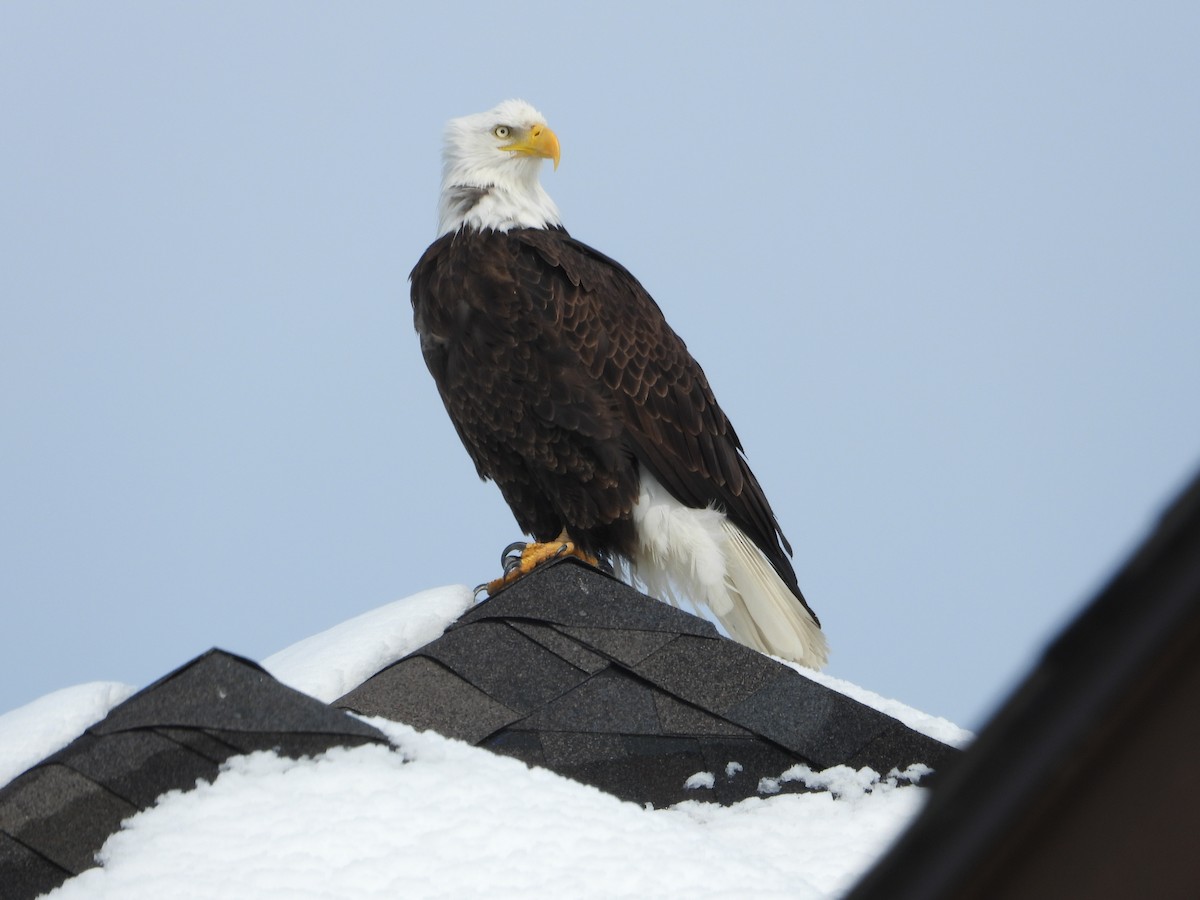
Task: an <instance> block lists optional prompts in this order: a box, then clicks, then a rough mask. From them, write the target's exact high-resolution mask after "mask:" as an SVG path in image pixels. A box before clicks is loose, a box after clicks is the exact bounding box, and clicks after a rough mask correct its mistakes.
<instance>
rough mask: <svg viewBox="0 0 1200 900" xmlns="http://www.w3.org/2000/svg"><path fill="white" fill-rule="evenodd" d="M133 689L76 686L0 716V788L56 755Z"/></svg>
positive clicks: (112, 685) (106, 685)
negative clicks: (31, 767) (50, 756)
mask: <svg viewBox="0 0 1200 900" xmlns="http://www.w3.org/2000/svg"><path fill="white" fill-rule="evenodd" d="M135 693H137V688H135V687H131V686H130V685H128V684H121V683H119V682H116V681H92V682H89V683H88V684H77V685H75V686H74V687H69V688H63V689H62V690H61V691H54V692H53V693H51V694H46V695H45V696H44V697H39V698H38V699H37V700H34V701H33V702H32V703H27V704H26V705H25V706H18V707H17V708H16V709H14V710H12V711H11V712H7V713H5V714H4V715H2V716H0V787H3V786H4V785H6V784H8V783H9V782H10V781H12V780H13V779H14V778H16V777H17V776H18V775H20V774H21V773H22V772H24V771H25V770H26V769H28V768H29V767H30V766H32V765H35V764H37V763H39V762H41V761H42V760H43V759H45V758H46V757H47V756H49V755H50V754H52V753H57V752H58V751H59V750H61V749H62V748H63V747H65V746H67V744H69V743H71V741H73V740H75V738H77V737H79V735H81V734H83V732H84V731H86V730H87V729H88V728H89V727H91V726H92V725H95V724H96V723H97V722H99V721H100V720H101V719H103V718H104V717H105V716H107V715H108V711H109V710H110V709H112V708H113V707H114V706H116V705H117V704H118V703H122V702H124V701H125V700H127V699H129V698H130V697H132V696H133V695H134V694H135Z"/></svg>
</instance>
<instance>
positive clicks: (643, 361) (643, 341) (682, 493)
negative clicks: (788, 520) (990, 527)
mask: <svg viewBox="0 0 1200 900" xmlns="http://www.w3.org/2000/svg"><path fill="white" fill-rule="evenodd" d="M510 234H511V235H512V236H513V237H514V238H515V239H516V240H519V241H520V242H522V243H524V244H526V245H528V246H529V247H531V248H533V249H535V250H536V251H537V257H538V258H539V259H538V260H537V261H534V262H533V263H531V264H529V265H528V268H527V269H526V272H525V277H526V278H529V279H536V280H537V281H538V283H539V284H541V285H545V286H547V287H548V289H549V290H550V291H551V293H552V294H553V296H554V298H555V303H554V305H555V307H556V309H558V310H560V311H561V313H560V314H561V315H562V326H561V327H562V330H563V331H564V333H565V334H567V335H568V336H569V339H570V341H571V343H572V346H573V347H574V348H575V350H576V352H577V353H578V354H579V358H580V360H581V361H582V362H583V364H584V366H585V367H586V368H587V370H588V373H589V374H590V375H591V376H592V377H593V378H597V379H599V380H600V381H601V382H602V384H603V385H604V386H605V387H606V388H607V389H608V390H609V391H612V392H613V394H614V395H615V396H616V397H617V399H618V402H619V403H620V407H621V414H622V418H623V421H624V426H625V429H626V431H625V436H626V440H627V441H628V442H629V444H630V446H631V447H632V449H633V452H634V453H635V454H636V456H637V458H638V460H639V461H640V462H641V464H642V465H644V466H645V467H646V468H647V469H649V471H650V472H652V473H653V474H654V476H655V477H656V478H657V479H658V480H659V482H660V483H661V484H662V485H663V486H664V487H666V488H667V490H669V491H670V492H671V493H672V494H673V495H674V496H675V497H676V498H677V499H678V500H680V501H681V502H683V503H685V504H687V505H688V506H692V507H697V508H700V507H705V506H708V505H710V504H713V505H715V506H716V507H718V508H719V509H721V510H722V511H724V512H725V514H726V515H728V516H729V518H730V519H731V520H732V521H733V522H734V524H736V525H737V526H738V527H739V528H741V529H742V531H744V532H745V533H746V534H747V536H749V537H750V539H751V540H753V541H754V543H755V544H756V545H757V546H758V547H759V549H760V550H762V551H763V553H764V554H765V555H766V556H767V558H768V559H769V560H770V561H771V562H772V564H773V565H774V567H775V569H776V570H777V571H778V572H779V575H780V577H781V578H782V579H783V581H784V583H785V584H787V585H788V587H789V588H790V589H791V590H792V591H793V592H795V593H796V595H797V597H800V596H801V594H800V590H799V587H798V585H797V582H796V575H795V571H794V570H793V568H792V565H791V562H790V560H789V559H788V555H790V553H791V547H790V546H789V545H788V543H787V539H786V538H785V537H784V536H783V534H782V532H781V531H780V529H779V525H778V523H777V521H776V518H775V514H774V512H772V510H771V506H770V504H769V503H768V502H767V498H766V495H765V494H764V493H763V490H762V487H761V486H760V485H759V483H758V479H757V478H755V477H754V473H753V472H752V471H751V470H750V467H749V465H748V464H747V463H746V459H745V457H744V456H743V454H742V445H741V442H740V441H739V439H738V436H737V433H736V432H735V431H734V429H733V425H732V424H731V423H730V421H729V419H728V417H727V416H726V415H725V413H724V412H723V411H722V409H721V407H720V406H719V405H718V404H717V401H716V398H715V397H714V396H713V392H712V389H711V388H710V387H709V384H708V379H707V378H706V377H705V375H704V371H703V370H702V369H701V368H700V365H699V363H697V362H696V361H695V359H693V358H692V355H691V354H690V353H689V352H688V349H687V346H686V345H685V344H684V342H683V340H682V339H681V338H680V337H679V336H678V335H677V334H676V333H675V332H674V331H673V330H672V329H671V327H670V326H669V325H668V324H667V322H666V319H665V318H664V317H663V315H662V312H661V310H659V308H658V305H657V304H656V303H655V302H654V299H653V298H652V297H651V296H650V295H649V293H647V291H646V289H645V288H643V287H642V285H641V284H640V283H639V282H638V280H637V279H636V278H634V277H633V275H631V274H630V273H629V272H628V271H627V270H626V269H625V268H624V267H623V266H621V265H620V264H619V263H617V262H616V261H614V260H612V259H610V258H609V257H607V256H605V255H604V254H602V253H600V252H599V251H597V250H595V249H593V248H591V247H589V246H587V245H586V244H583V243H581V242H579V241H576V240H574V239H573V238H570V237H568V236H567V235H566V233H565V232H561V231H542V230H533V229H530V230H520V231H515V232H510ZM785 551H786V552H785Z"/></svg>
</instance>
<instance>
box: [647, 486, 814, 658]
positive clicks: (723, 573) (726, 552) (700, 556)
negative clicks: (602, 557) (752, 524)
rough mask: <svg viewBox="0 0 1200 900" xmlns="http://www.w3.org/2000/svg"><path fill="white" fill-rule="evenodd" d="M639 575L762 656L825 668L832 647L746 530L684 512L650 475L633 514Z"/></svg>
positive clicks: (712, 514)
mask: <svg viewBox="0 0 1200 900" xmlns="http://www.w3.org/2000/svg"><path fill="white" fill-rule="evenodd" d="M633 520H634V528H635V530H636V532H637V540H638V548H637V559H636V560H634V561H633V565H632V570H633V575H634V576H635V577H636V578H637V579H638V580H639V581H641V582H642V583H643V584H644V585H645V587H646V590H647V592H648V593H650V594H652V595H653V596H655V597H657V598H658V599H660V600H665V601H666V602H668V603H671V604H673V605H675V606H679V605H680V596H681V595H682V596H683V597H686V598H687V599H689V600H691V601H693V602H694V603H697V604H703V605H705V606H707V607H708V608H709V609H710V610H712V612H713V614H714V615H715V616H716V617H717V619H719V620H720V622H721V624H722V625H723V626H724V627H725V630H726V631H728V632H729V636H730V637H732V638H733V639H734V640H736V641H739V642H740V643H743V644H745V645H746V646H747V647H752V648H754V649H755V650H758V651H759V652H761V653H767V654H771V655H772V656H780V657H783V658H784V659H789V660H792V661H793V662H797V663H800V664H801V665H805V666H809V667H810V668H813V669H819V668H820V667H821V666H823V665H824V664H825V661H826V659H828V657H829V647H828V645H827V644H826V642H825V635H824V633H823V632H822V631H821V629H820V627H819V626H818V625H817V623H816V622H815V621H813V618H812V616H811V615H809V613H808V610H807V609H805V608H804V606H803V605H802V604H801V603H800V601H799V600H798V599H797V598H796V597H795V596H794V595H793V594H792V592H791V591H790V590H789V589H788V587H787V585H785V584H784V583H783V581H782V580H781V579H780V577H779V575H778V574H777V573H776V572H775V569H774V567H773V566H772V565H771V563H770V561H768V560H767V558H766V557H765V556H763V554H762V551H760V550H759V549H758V547H756V546H755V545H754V542H753V541H751V540H750V539H749V538H748V537H746V535H745V534H744V533H743V532H742V530H741V529H740V528H738V527H737V526H736V525H734V524H733V523H732V522H730V521H729V520H728V519H727V518H726V517H725V515H724V513H722V512H720V511H719V510H715V509H692V508H691V507H688V506H684V505H683V504H682V503H680V502H679V501H678V500H676V499H675V498H674V497H672V496H671V494H670V493H669V492H668V491H667V490H666V489H665V488H664V487H663V486H662V485H661V484H659V483H658V482H657V481H656V480H655V479H654V478H653V477H651V476H650V475H649V474H648V473H646V472H645V471H643V473H642V488H641V495H640V496H639V498H638V503H637V506H635V507H634V510H633Z"/></svg>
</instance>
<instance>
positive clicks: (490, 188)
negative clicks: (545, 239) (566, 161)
mask: <svg viewBox="0 0 1200 900" xmlns="http://www.w3.org/2000/svg"><path fill="white" fill-rule="evenodd" d="M540 162H541V160H524V159H523V160H505V163H506V164H505V165H503V166H496V167H493V168H492V171H487V172H484V171H463V170H462V169H461V168H459V167H456V166H448V167H447V171H446V174H445V177H444V178H443V179H442V194H441V198H440V199H439V201H438V236H439V237H440V236H441V235H444V234H449V233H450V232H453V231H458V230H459V229H460V228H463V227H468V228H476V229H479V230H481V231H483V230H488V229H490V230H492V231H508V230H510V229H512V228H554V227H557V226H561V225H562V219H561V218H560V217H559V214H558V207H557V206H555V205H554V201H553V200H552V199H550V195H549V194H548V193H546V189H545V188H543V187H542V185H541V183H540V182H539V181H538V166H539V164H540Z"/></svg>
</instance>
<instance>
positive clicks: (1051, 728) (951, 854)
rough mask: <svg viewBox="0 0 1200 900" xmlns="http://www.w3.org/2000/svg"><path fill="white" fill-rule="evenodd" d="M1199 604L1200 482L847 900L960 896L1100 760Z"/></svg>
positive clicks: (1192, 631) (1199, 628)
mask: <svg viewBox="0 0 1200 900" xmlns="http://www.w3.org/2000/svg"><path fill="white" fill-rule="evenodd" d="M1197 597H1200V473H1198V474H1197V475H1196V476H1195V477H1194V478H1193V479H1192V481H1191V482H1190V484H1188V486H1187V487H1186V488H1185V490H1184V491H1183V493H1182V494H1181V495H1180V496H1179V497H1178V498H1177V499H1176V500H1175V501H1174V502H1173V503H1172V504H1171V505H1170V506H1169V507H1168V508H1167V509H1166V511H1165V512H1164V513H1163V514H1162V516H1161V517H1160V518H1159V520H1158V522H1157V523H1156V525H1155V527H1154V528H1153V530H1152V532H1151V533H1150V534H1149V535H1148V536H1147V537H1146V539H1145V540H1144V541H1143V542H1142V544H1141V545H1140V547H1139V548H1138V549H1137V550H1136V551H1135V552H1134V553H1133V555H1132V556H1131V557H1130V558H1129V560H1128V561H1127V562H1126V563H1125V565H1124V566H1122V568H1121V569H1120V570H1119V571H1118V572H1117V573H1116V574H1115V575H1114V576H1113V577H1112V578H1111V579H1110V581H1109V582H1108V584H1107V585H1105V587H1104V588H1103V589H1102V590H1101V591H1100V593H1099V594H1098V595H1097V597H1096V598H1095V599H1094V600H1093V601H1092V602H1091V603H1090V604H1089V605H1088V606H1087V607H1086V608H1085V609H1084V610H1083V611H1082V612H1081V613H1080V614H1079V615H1078V616H1077V617H1076V618H1075V620H1074V621H1073V622H1072V623H1071V624H1070V625H1069V626H1068V627H1067V628H1066V629H1065V630H1064V631H1063V633H1062V634H1061V635H1060V636H1059V637H1058V638H1056V639H1055V640H1054V642H1053V643H1051V644H1050V646H1049V647H1047V649H1046V650H1045V652H1044V653H1043V655H1042V657H1041V659H1040V660H1039V661H1038V663H1037V664H1036V665H1035V666H1034V668H1033V670H1032V672H1030V674H1029V675H1028V676H1027V677H1026V678H1025V680H1024V681H1023V682H1022V683H1021V685H1020V686H1019V687H1018V688H1017V689H1016V691H1015V692H1014V693H1013V694H1012V695H1011V696H1010V698H1009V699H1008V700H1007V701H1006V702H1005V703H1004V705H1003V706H1002V707H1001V708H1000V710H999V711H998V712H997V713H996V714H995V716H993V718H992V720H991V721H990V722H989V723H988V724H987V725H986V726H985V728H984V729H983V731H982V732H981V733H980V735H979V737H978V738H977V740H976V741H975V743H974V744H973V745H972V746H971V747H970V748H969V749H968V750H967V752H966V753H965V754H964V755H963V757H962V758H961V759H959V760H958V761H957V762H956V764H955V765H954V766H953V767H952V768H950V769H949V770H948V771H947V772H946V773H945V775H944V777H943V778H942V779H941V781H940V783H939V784H938V785H937V787H936V788H935V789H934V790H933V794H932V796H931V798H930V802H929V804H928V806H927V807H926V808H925V809H924V810H923V811H922V813H921V815H920V816H919V817H918V818H917V820H916V821H915V822H914V823H913V824H912V826H911V827H910V828H909V829H908V830H907V831H906V832H905V833H904V834H903V835H902V836H901V837H900V839H899V840H898V841H897V842H896V843H895V844H894V845H893V847H892V849H891V850H890V851H889V852H888V854H887V855H886V856H884V857H883V858H882V859H881V860H880V861H879V862H878V863H877V864H876V866H875V867H874V868H873V869H872V870H871V871H870V872H868V873H867V875H866V876H865V877H864V878H863V879H862V880H861V881H860V882H859V884H858V885H857V886H856V887H855V889H854V890H853V891H852V892H851V893H850V894H849V895H848V896H847V900H868V898H884V897H886V898H889V900H903V898H914V900H916V898H920V900H931V898H938V897H946V896H959V894H958V893H957V891H959V890H961V889H962V887H963V885H964V883H966V882H967V881H968V880H969V879H971V878H974V877H977V876H978V875H979V869H980V866H981V865H982V864H983V863H984V862H985V861H986V860H987V859H988V857H989V854H991V853H994V852H995V851H996V848H997V847H998V846H999V845H1000V843H1001V842H1002V841H1003V840H1004V839H1005V838H1006V837H1008V836H1009V835H1010V833H1011V832H1012V830H1013V828H1014V827H1015V826H1016V825H1017V823H1019V822H1020V821H1022V819H1023V818H1026V817H1028V816H1030V815H1032V814H1033V813H1032V812H1031V810H1032V808H1033V807H1034V805H1035V804H1036V803H1037V802H1038V801H1039V798H1041V797H1042V795H1043V793H1044V792H1046V791H1047V790H1050V789H1053V788H1054V786H1055V784H1056V782H1058V783H1059V784H1061V782H1062V779H1063V778H1065V777H1067V776H1066V775H1064V769H1066V768H1067V767H1066V766H1065V765H1064V763H1065V761H1066V760H1067V759H1070V760H1071V761H1072V763H1078V761H1079V759H1080V758H1081V757H1085V756H1087V755H1089V754H1093V753H1101V752H1103V746H1104V741H1103V738H1104V737H1105V736H1106V735H1107V733H1108V732H1110V731H1111V730H1113V729H1114V728H1115V727H1116V725H1115V723H1114V722H1113V721H1112V719H1113V718H1114V714H1118V715H1119V714H1120V711H1127V710H1129V709H1130V708H1131V706H1132V705H1133V704H1135V703H1136V702H1138V701H1139V699H1140V698H1139V696H1138V694H1137V692H1138V689H1139V687H1141V688H1142V689H1143V690H1144V689H1145V684H1146V679H1147V673H1150V672H1153V671H1155V670H1154V669H1153V667H1154V666H1155V665H1156V664H1160V663H1162V662H1163V661H1164V660H1170V659H1177V658H1178V653H1179V652H1180V650H1181V648H1182V647H1184V646H1185V645H1189V644H1191V643H1192V642H1194V641H1195V640H1196V638H1197V635H1200V604H1198V603H1197V602H1196V598H1197ZM1160 671H1161V670H1160ZM1139 682H1141V684H1140V685H1139ZM1106 713H1107V717H1106Z"/></svg>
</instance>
